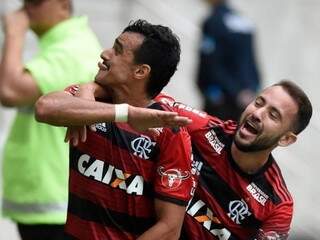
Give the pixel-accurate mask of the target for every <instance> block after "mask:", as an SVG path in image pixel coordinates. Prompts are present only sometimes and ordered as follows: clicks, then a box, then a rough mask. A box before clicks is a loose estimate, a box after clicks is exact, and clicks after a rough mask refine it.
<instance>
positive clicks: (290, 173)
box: [0, 0, 320, 240]
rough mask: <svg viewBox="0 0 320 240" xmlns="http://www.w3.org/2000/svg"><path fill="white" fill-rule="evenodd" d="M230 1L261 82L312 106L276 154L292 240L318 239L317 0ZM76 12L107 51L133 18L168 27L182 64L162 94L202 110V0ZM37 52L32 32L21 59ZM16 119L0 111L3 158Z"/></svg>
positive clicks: (118, 2) (98, 1) (5, 6)
mask: <svg viewBox="0 0 320 240" xmlns="http://www.w3.org/2000/svg"><path fill="white" fill-rule="evenodd" d="M231 2H232V4H233V5H234V7H236V8H237V9H239V10H240V12H242V13H244V14H245V15H247V16H249V18H251V19H252V20H253V22H254V23H255V25H256V28H257V39H256V46H257V48H258V59H259V63H260V68H261V71H262V75H263V85H264V86H265V85H269V84H271V83H273V82H276V81H278V80H280V79H283V78H289V79H292V80H294V81H295V82H296V83H298V84H299V85H301V86H302V87H303V88H304V89H305V90H306V92H307V93H308V95H309V96H310V98H311V101H312V102H313V106H314V115H313V118H312V120H311V124H310V126H309V128H308V129H307V130H306V131H305V132H303V133H302V134H301V136H300V139H299V141H298V142H297V143H296V144H294V145H293V146H291V147H289V148H288V149H279V150H278V151H276V152H275V156H276V158H277V159H278V163H279V165H280V166H281V167H282V170H283V174H284V177H285V179H286V181H287V185H288V187H289V189H290V190H291V192H292V194H293V197H294V199H295V215H294V220H293V225H292V231H291V237H290V238H289V239H299V240H316V239H319V236H320V227H319V226H320V214H319V213H318V211H319V210H320V188H319V186H318V183H317V176H318V174H319V173H318V171H319V168H320V163H319V159H318V157H319V156H320V151H319V149H317V147H316V146H318V145H317V144H316V141H317V140H316V139H319V138H320V115H319V109H320V97H319V95H318V91H319V89H320V80H319V79H318V78H319V65H320V45H319V43H320V15H319V11H320V1H319V0H282V1H278V0H269V1H265V0H233V1H231ZM19 4H20V1H18V0H0V14H3V13H4V12H7V11H9V10H13V9H15V8H16V7H18V6H19ZM74 8H75V15H83V14H86V15H88V16H89V21H90V23H91V26H92V27H93V29H94V30H95V32H96V33H97V35H98V37H99V38H100V41H101V43H102V45H103V46H104V47H105V48H107V47H110V46H112V44H113V40H114V38H115V37H116V36H117V35H118V34H119V33H120V31H121V30H122V29H123V28H124V27H125V26H126V25H127V24H128V22H129V21H130V20H131V19H138V18H144V19H147V20H148V21H151V22H152V23H159V24H163V25H168V26H170V27H172V28H173V29H174V31H175V32H176V33H177V34H178V35H179V37H180V40H181V45H182V59H181V63H180V65H179V69H178V72H177V73H176V74H175V76H174V79H173V80H172V82H171V83H170V84H169V85H168V87H167V88H166V91H167V92H168V93H170V94H172V95H174V96H175V97H176V99H178V100H180V101H182V102H185V103H188V104H189V105H191V106H194V107H200V106H201V99H200V97H199V93H198V90H197V88H196V87H195V84H194V75H195V68H196V66H197V46H198V41H199V34H200V28H199V26H200V23H201V21H202V19H203V17H204V16H205V15H206V13H207V11H208V9H207V6H206V5H205V3H204V1H201V0H174V1H173V0H161V1H160V0H103V1H102V0H90V1H88V0H75V1H74ZM2 37H3V36H2V33H0V42H1V41H2V40H3V38H2ZM0 51H1V50H0ZM35 51H36V42H35V38H34V36H33V35H32V34H31V33H30V34H29V35H28V39H27V44H26V51H25V59H29V58H30V57H31V56H32V55H33V54H34V53H35ZM318 81H319V82H318ZM14 114H15V112H14V110H9V109H4V108H2V107H1V106H0V154H2V148H3V144H4V141H5V138H6V135H7V131H8V127H9V126H10V122H11V119H12V117H13V115H14ZM17 151H19V149H17ZM0 163H1V156H0ZM0 176H1V173H0ZM0 184H1V180H0ZM0 190H1V188H0ZM0 196H1V193H0ZM0 239H8V240H18V239H19V237H18V235H17V233H16V229H15V227H14V225H13V224H12V223H11V222H10V221H8V220H4V219H0Z"/></svg>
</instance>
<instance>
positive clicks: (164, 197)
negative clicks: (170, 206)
mask: <svg viewBox="0 0 320 240" xmlns="http://www.w3.org/2000/svg"><path fill="white" fill-rule="evenodd" d="M155 197H156V198H158V199H160V200H162V201H166V202H171V203H174V204H176V205H179V206H187V205H188V202H186V201H182V200H179V199H176V198H172V197H167V196H163V195H161V194H159V193H155Z"/></svg>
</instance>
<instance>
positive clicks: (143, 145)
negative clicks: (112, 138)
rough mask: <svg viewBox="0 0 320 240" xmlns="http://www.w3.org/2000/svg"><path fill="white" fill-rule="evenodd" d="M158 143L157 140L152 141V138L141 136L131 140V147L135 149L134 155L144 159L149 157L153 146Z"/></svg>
mask: <svg viewBox="0 0 320 240" xmlns="http://www.w3.org/2000/svg"><path fill="white" fill-rule="evenodd" d="M155 145H156V143H155V142H152V141H151V139H150V138H149V137H147V136H141V137H138V138H136V139H134V140H133V141H132V142H131V148H132V150H133V151H134V153H133V154H134V155H135V156H138V157H140V158H143V159H149V158H150V156H149V155H150V153H151V150H152V147H154V146H155Z"/></svg>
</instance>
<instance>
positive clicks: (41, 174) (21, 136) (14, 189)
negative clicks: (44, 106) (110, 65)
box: [0, 0, 101, 240]
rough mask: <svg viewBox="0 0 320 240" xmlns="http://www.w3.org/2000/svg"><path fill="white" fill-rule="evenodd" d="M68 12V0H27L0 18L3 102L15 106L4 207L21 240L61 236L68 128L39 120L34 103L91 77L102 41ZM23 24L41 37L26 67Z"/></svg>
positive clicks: (6, 149) (0, 90) (6, 159)
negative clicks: (39, 121) (43, 96)
mask: <svg viewBox="0 0 320 240" xmlns="http://www.w3.org/2000/svg"><path fill="white" fill-rule="evenodd" d="M71 15H72V2H71V0H24V1H23V7H22V8H20V9H18V10H16V11H14V12H10V13H7V14H6V15H5V16H4V17H3V31H4V42H3V49H2V57H1V64H0V100H1V103H2V105H4V106H7V107H17V108H18V111H17V115H16V117H15V119H14V122H13V125H12V128H11V131H10V133H9V137H8V139H7V142H6V144H5V147H4V152H3V201H2V211H3V215H4V216H5V217H8V218H10V219H12V220H13V221H14V222H16V223H17V226H18V230H19V233H20V236H21V238H22V239H24V240H27V239H32V240H37V239H39V240H40V239H41V240H43V239H47V240H48V239H54V240H56V239H63V228H64V223H65V220H66V210H67V209H66V207H67V179H68V157H67V155H68V146H67V145H66V144H64V143H63V139H64V133H65V131H64V129H62V128H61V129H60V128H54V127H50V126H48V125H44V124H39V123H37V122H36V121H35V119H34V106H33V105H34V103H35V101H36V100H37V99H38V98H39V97H40V96H41V95H42V94H46V93H48V92H51V91H56V90H60V89H64V88H65V87H66V86H68V85H70V84H72V83H83V82H87V81H89V80H92V79H93V77H94V75H95V73H96V71H97V67H96V64H97V61H98V58H99V54H100V51H101V47H100V44H99V42H98V40H97V38H96V36H95V34H94V33H93V32H92V31H91V29H90V28H89V25H88V22H87V18H86V17H72V16H71ZM28 29H31V30H32V31H33V32H34V33H35V34H36V35H37V37H38V38H39V52H38V53H37V55H36V56H35V57H34V58H33V59H32V60H31V61H29V62H28V63H27V64H25V65H24V64H23V60H22V55H23V54H22V53H23V46H24V43H25V36H26V33H27V31H28Z"/></svg>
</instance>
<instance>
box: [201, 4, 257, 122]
mask: <svg viewBox="0 0 320 240" xmlns="http://www.w3.org/2000/svg"><path fill="white" fill-rule="evenodd" d="M206 2H207V3H208V4H209V5H210V8H211V11H210V14H209V16H208V17H207V18H206V19H205V21H204V23H203V25H202V40H201V45H200V59H199V68H198V74H197V79H196V80H197V85H198V87H199V89H200V91H201V94H202V95H203V100H204V110H205V111H206V112H208V113H210V114H214V115H216V116H218V117H220V118H222V119H233V120H238V118H239V117H240V114H241V112H242V111H243V110H244V108H245V107H246V106H247V104H248V103H249V102H251V101H252V100H253V98H254V96H255V94H256V91H257V90H258V88H259V86H260V79H259V74H258V69H257V65H256V61H255V53H254V45H253V37H254V28H253V24H252V23H251V22H250V21H249V20H248V19H247V18H245V17H243V16H240V15H239V14H238V13H236V12H235V11H234V10H232V9H231V8H230V7H229V6H228V1H227V0H206Z"/></svg>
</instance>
